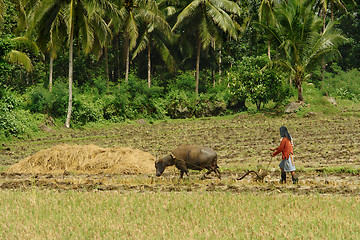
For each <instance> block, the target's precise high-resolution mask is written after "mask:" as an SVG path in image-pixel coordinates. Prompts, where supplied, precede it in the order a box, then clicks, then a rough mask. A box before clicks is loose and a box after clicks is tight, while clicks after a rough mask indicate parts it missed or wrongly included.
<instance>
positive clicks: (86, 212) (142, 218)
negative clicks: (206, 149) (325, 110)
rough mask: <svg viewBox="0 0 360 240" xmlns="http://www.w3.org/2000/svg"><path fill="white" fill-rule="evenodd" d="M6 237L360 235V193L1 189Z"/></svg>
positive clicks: (1, 230)
mask: <svg viewBox="0 0 360 240" xmlns="http://www.w3.org/2000/svg"><path fill="white" fill-rule="evenodd" d="M0 202H1V204H0V238H1V239H359V238H360V222H359V218H360V198H359V197H346V196H324V195H322V196H321V195H310V196H306V195H303V196H297V195H292V194H260V195H257V194H252V193H240V194H235V193H228V192H227V193H223V192H212V193H208V192H200V193H194V192H192V193H187V192H169V193H146V194H141V193H126V194H122V193H120V192H78V191H65V192H57V191H50V190H39V189H36V188H33V189H28V190H26V191H17V190H16V191H11V190H5V191H4V190H1V191H0Z"/></svg>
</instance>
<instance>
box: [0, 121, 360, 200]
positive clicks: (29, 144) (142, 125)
mask: <svg viewBox="0 0 360 240" xmlns="http://www.w3.org/2000/svg"><path fill="white" fill-rule="evenodd" d="M282 125H284V126H286V127H287V128H288V130H289V132H290V134H291V135H292V137H293V138H294V142H295V146H294V151H295V165H296V167H297V172H298V175H299V184H298V185H293V184H292V183H291V181H290V180H291V179H290V176H288V183H287V184H284V185H281V184H279V183H278V180H279V175H280V172H279V169H278V163H279V161H280V156H277V157H275V158H273V159H271V157H270V150H269V148H271V147H276V146H278V144H279V140H280V136H279V128H280V126H282ZM184 143H190V144H195V143H196V144H201V145H204V146H208V147H211V148H213V149H214V150H215V151H216V152H217V153H218V156H219V157H218V158H219V164H218V165H219V167H220V171H221V172H222V180H219V179H217V178H215V177H213V178H212V179H208V180H200V177H201V175H202V174H203V173H202V172H201V173H199V172H191V173H190V177H189V178H185V179H184V180H181V181H179V179H178V176H179V173H178V171H177V170H176V169H175V168H167V169H166V170H165V173H164V174H163V176H162V177H160V178H157V177H155V168H154V173H139V174H120V173H116V172H115V173H111V174H109V173H101V171H100V173H98V174H91V173H86V172H85V173H81V174H78V173H74V172H68V171H63V172H62V173H57V174H52V173H43V174H39V173H37V174H31V173H8V172H7V169H9V168H10V166H12V165H13V164H15V163H17V162H19V161H20V160H22V159H24V158H26V157H29V156H32V155H34V154H36V153H37V152H39V151H40V150H44V149H48V148H51V147H54V146H57V145H60V144H68V145H75V144H77V145H88V144H93V145H96V146H99V147H102V148H115V147H127V148H132V149H139V150H141V151H144V152H148V153H150V154H151V155H153V156H155V157H156V158H158V157H161V156H164V155H166V154H168V153H169V152H170V151H171V150H172V149H173V148H175V147H176V146H178V145H180V144H184ZM270 161H271V162H270ZM269 162H270V164H269ZM268 164H269V168H268V170H269V173H270V174H269V175H268V176H266V177H265V179H264V181H263V182H258V181H255V178H254V175H249V176H247V177H245V178H244V179H243V180H240V181H239V180H236V178H238V177H240V176H242V175H243V174H244V173H245V172H246V171H248V170H256V171H257V170H259V169H266V168H267V167H268ZM0 166H1V167H2V169H3V171H2V172H1V173H0V188H2V189H16V188H29V187H39V188H51V189H58V190H68V189H78V190H83V191H102V190H117V191H122V192H127V191H135V192H146V191H152V192H159V191H230V192H246V191H251V192H265V193H266V192H294V193H298V194H309V193H320V194H349V195H355V194H359V193H360V175H359V172H360V119H359V118H356V117H346V116H334V117H327V116H322V115H321V114H316V115H310V116H309V115H308V116H307V117H303V118H300V117H297V116H296V115H286V116H283V117H272V116H269V115H264V114H256V115H248V114H239V115H237V116H231V117H226V118H205V119H198V120H181V121H162V122H156V123H154V124H150V123H146V122H145V121H137V122H134V123H127V124H116V125H115V124H114V125H111V126H102V127H96V128H95V127H94V128H89V129H83V130H65V129H58V128H52V131H50V132H49V133H48V134H47V135H46V137H42V138H38V139H35V140H30V141H16V142H14V143H11V144H3V145H2V148H1V150H0Z"/></svg>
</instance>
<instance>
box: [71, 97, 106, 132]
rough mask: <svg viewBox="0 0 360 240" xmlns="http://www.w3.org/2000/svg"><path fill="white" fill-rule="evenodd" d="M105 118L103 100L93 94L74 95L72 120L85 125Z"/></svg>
mask: <svg viewBox="0 0 360 240" xmlns="http://www.w3.org/2000/svg"><path fill="white" fill-rule="evenodd" d="M101 119H103V114H102V101H101V99H94V96H92V95H84V94H79V95H76V96H74V101H73V111H72V120H73V122H74V123H76V124H80V125H85V124H86V123H88V122H97V121H99V120H101Z"/></svg>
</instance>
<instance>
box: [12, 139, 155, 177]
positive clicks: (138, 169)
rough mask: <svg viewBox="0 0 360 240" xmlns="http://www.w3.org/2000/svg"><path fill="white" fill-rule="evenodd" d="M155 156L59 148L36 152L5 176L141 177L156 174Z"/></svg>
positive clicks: (91, 148)
mask: <svg viewBox="0 0 360 240" xmlns="http://www.w3.org/2000/svg"><path fill="white" fill-rule="evenodd" d="M154 162H155V157H154V156H153V155H151V154H150V153H147V152H143V151H141V150H137V149H131V148H122V147H116V148H101V147H98V146H95V145H73V146H70V145H59V146H55V147H52V148H49V149H45V150H42V151H39V152H37V153H36V154H34V155H32V156H30V157H27V158H25V159H23V160H21V161H20V162H18V163H16V164H14V165H13V166H11V168H10V169H8V171H7V172H8V173H30V174H61V173H64V172H69V173H76V174H99V173H108V174H140V173H154V172H155V166H154Z"/></svg>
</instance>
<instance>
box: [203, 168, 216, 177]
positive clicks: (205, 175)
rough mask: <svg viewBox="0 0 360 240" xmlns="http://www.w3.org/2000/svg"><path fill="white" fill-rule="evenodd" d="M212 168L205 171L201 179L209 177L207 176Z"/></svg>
mask: <svg viewBox="0 0 360 240" xmlns="http://www.w3.org/2000/svg"><path fill="white" fill-rule="evenodd" d="M212 171H213V170H212V169H210V170H209V171H207V172H206V173H205V174H204V175H203V176H202V177H201V179H209V177H207V175H208V174H210V173H211V172H212Z"/></svg>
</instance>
